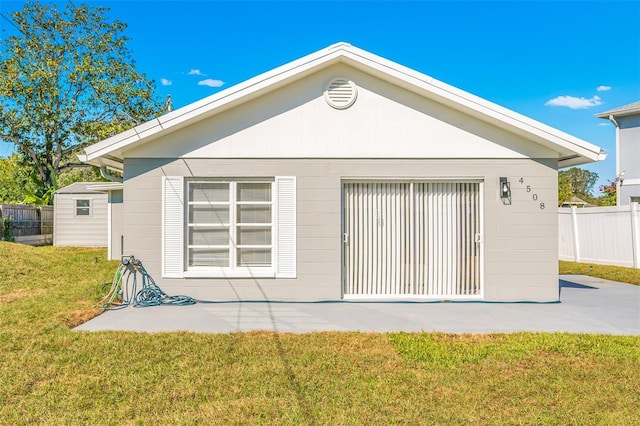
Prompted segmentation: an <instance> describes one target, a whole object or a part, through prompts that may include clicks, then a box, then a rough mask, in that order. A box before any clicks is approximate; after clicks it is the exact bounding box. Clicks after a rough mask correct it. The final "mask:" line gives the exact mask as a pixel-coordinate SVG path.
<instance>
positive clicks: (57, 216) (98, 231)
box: [53, 193, 108, 247]
mask: <svg viewBox="0 0 640 426" xmlns="http://www.w3.org/2000/svg"><path fill="white" fill-rule="evenodd" d="M76 200H91V215H89V216H76ZM53 205H54V207H53V211H54V214H53V245H54V246H82V247H107V239H108V234H107V232H108V229H107V226H108V225H107V215H108V214H107V194H106V193H103V194H98V193H89V194H64V193H58V194H55V196H54V203H53Z"/></svg>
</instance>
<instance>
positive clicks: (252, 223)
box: [163, 177, 296, 278]
mask: <svg viewBox="0 0 640 426" xmlns="http://www.w3.org/2000/svg"><path fill="white" fill-rule="evenodd" d="M163 188H164V195H163V276H165V277H175V278H179V277H279V278H295V276H296V272H295V271H296V268H295V262H296V256H295V239H296V238H295V226H296V225H295V223H296V221H295V214H296V209H295V177H275V178H271V179H224V180H223V179H187V180H185V179H183V178H182V177H175V178H172V177H167V178H165V181H164V186H163Z"/></svg>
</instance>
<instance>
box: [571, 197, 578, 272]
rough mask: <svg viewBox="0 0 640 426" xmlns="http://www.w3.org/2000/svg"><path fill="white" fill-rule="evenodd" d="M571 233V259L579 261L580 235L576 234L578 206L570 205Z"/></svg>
mask: <svg viewBox="0 0 640 426" xmlns="http://www.w3.org/2000/svg"><path fill="white" fill-rule="evenodd" d="M571 233H572V234H573V259H574V262H580V236H579V235H578V208H577V207H576V206H571Z"/></svg>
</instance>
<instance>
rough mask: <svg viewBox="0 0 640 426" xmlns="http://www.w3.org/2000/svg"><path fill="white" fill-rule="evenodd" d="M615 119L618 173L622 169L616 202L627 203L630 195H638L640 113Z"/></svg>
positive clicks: (639, 186)
mask: <svg viewBox="0 0 640 426" xmlns="http://www.w3.org/2000/svg"><path fill="white" fill-rule="evenodd" d="M617 120H618V124H619V125H620V128H619V129H618V138H619V141H618V145H619V146H618V157H619V158H618V162H619V169H620V170H619V173H621V172H622V171H624V176H623V179H624V181H623V183H622V185H620V187H619V188H620V192H619V194H618V197H619V201H618V204H619V205H628V204H629V201H630V197H640V115H637V116H631V117H620V118H618V119H617Z"/></svg>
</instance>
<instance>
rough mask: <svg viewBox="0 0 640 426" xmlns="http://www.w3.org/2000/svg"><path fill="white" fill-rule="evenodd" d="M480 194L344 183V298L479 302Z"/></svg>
mask: <svg viewBox="0 0 640 426" xmlns="http://www.w3.org/2000/svg"><path fill="white" fill-rule="evenodd" d="M479 188H480V184H479V183H477V182H366V183H345V184H344V209H345V214H344V232H345V251H344V257H345V259H344V262H345V263H344V265H345V270H344V273H345V288H344V292H345V295H416V296H466V295H478V294H480V259H479V247H478V243H476V235H479V233H480V203H479V197H480V191H479Z"/></svg>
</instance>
